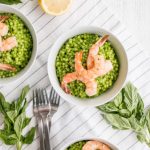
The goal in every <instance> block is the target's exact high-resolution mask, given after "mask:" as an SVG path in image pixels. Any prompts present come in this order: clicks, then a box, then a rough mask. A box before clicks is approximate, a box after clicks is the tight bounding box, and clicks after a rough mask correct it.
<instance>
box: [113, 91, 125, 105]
mask: <svg viewBox="0 0 150 150" xmlns="http://www.w3.org/2000/svg"><path fill="white" fill-rule="evenodd" d="M122 99H123V97H122V91H121V92H120V93H119V94H118V95H117V96H116V97H115V98H114V99H113V102H114V104H115V105H116V107H119V106H120V105H121V104H122Z"/></svg>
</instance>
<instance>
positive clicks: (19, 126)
mask: <svg viewBox="0 0 150 150" xmlns="http://www.w3.org/2000/svg"><path fill="white" fill-rule="evenodd" d="M24 120H25V113H22V114H20V115H19V116H18V117H17V118H16V121H15V123H14V130H15V132H16V135H17V137H18V139H19V140H20V138H21V132H22V128H23V123H24Z"/></svg>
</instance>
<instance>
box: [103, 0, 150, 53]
mask: <svg viewBox="0 0 150 150" xmlns="http://www.w3.org/2000/svg"><path fill="white" fill-rule="evenodd" d="M103 2H105V4H106V5H107V6H109V8H110V9H111V10H112V12H114V13H115V15H116V16H117V17H118V18H119V19H120V20H121V22H122V23H123V24H125V25H126V27H127V28H128V30H130V31H131V33H132V34H133V35H134V36H135V38H136V39H137V41H138V42H139V43H140V44H141V46H142V49H143V50H144V51H146V52H147V53H149V54H150V48H149V47H150V46H149V43H150V0H103Z"/></svg>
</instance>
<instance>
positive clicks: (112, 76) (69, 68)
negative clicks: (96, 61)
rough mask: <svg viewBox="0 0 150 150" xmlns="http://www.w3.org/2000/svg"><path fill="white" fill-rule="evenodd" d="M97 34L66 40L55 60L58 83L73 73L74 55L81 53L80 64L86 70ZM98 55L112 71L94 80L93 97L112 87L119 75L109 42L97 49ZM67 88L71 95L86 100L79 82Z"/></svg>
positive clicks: (117, 62) (82, 86)
mask: <svg viewBox="0 0 150 150" xmlns="http://www.w3.org/2000/svg"><path fill="white" fill-rule="evenodd" d="M99 38H100V37H99V35H97V34H89V33H86V34H80V35H77V36H75V37H73V38H70V39H69V40H67V41H66V42H65V43H64V44H63V46H62V47H61V49H60V51H59V53H58V55H57V58H56V74H57V77H58V80H59V82H60V83H61V82H62V79H63V77H64V75H66V74H67V73H71V72H74V71H75V53H76V52H79V51H81V50H82V51H83V58H82V64H83V66H84V67H85V68H86V69H87V65H86V64H87V63H86V62H87V56H88V53H89V49H90V47H91V46H92V45H93V44H94V43H96V42H97V41H98V40H99ZM98 54H99V55H103V56H104V57H105V59H106V60H110V61H111V63H112V65H113V69H112V70H111V71H110V72H109V73H107V74H106V75H103V76H100V77H98V78H96V81H97V94H96V95H94V97H96V96H99V95H101V94H102V93H104V92H105V91H106V90H108V89H109V88H111V87H112V85H113V84H114V82H115V81H116V80H117V77H118V74H119V61H118V58H117V55H116V53H115V50H114V48H113V47H112V45H111V43H110V42H109V41H107V42H105V44H104V45H103V46H102V47H100V48H99V53H98ZM68 88H69V90H70V92H71V94H72V95H74V96H76V97H80V98H88V97H89V96H88V95H87V94H86V92H85V84H84V83H82V82H80V81H77V80H75V81H73V82H71V83H69V84H68Z"/></svg>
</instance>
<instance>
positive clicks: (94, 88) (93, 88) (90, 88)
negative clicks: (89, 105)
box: [85, 79, 97, 96]
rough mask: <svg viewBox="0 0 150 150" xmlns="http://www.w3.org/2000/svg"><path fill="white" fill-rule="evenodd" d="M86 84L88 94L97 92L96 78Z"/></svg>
mask: <svg viewBox="0 0 150 150" xmlns="http://www.w3.org/2000/svg"><path fill="white" fill-rule="evenodd" d="M85 85H86V90H85V92H86V94H87V95H88V96H93V95H95V94H96V93H97V82H96V80H95V79H94V80H92V81H89V82H87V83H85Z"/></svg>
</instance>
